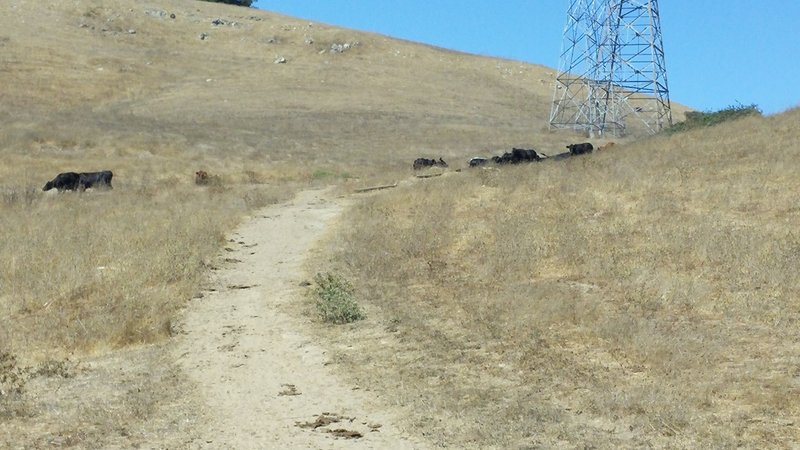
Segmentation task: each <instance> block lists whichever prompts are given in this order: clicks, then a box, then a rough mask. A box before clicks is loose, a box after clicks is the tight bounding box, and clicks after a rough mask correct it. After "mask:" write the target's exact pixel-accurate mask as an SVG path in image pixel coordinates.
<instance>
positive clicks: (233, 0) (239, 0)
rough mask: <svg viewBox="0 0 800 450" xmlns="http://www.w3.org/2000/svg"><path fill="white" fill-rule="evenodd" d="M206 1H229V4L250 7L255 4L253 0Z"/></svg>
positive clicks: (213, 1)
mask: <svg viewBox="0 0 800 450" xmlns="http://www.w3.org/2000/svg"><path fill="white" fill-rule="evenodd" d="M204 1H206V2H211V3H227V4H229V5H238V6H248V7H249V6H250V5H252V4H253V0H204Z"/></svg>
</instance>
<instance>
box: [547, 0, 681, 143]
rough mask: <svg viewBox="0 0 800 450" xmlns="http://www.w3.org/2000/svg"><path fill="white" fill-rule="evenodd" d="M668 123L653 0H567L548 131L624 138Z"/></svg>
mask: <svg viewBox="0 0 800 450" xmlns="http://www.w3.org/2000/svg"><path fill="white" fill-rule="evenodd" d="M629 119H635V120H637V121H640V122H641V123H642V124H643V125H644V127H645V128H646V129H647V130H648V131H649V132H651V133H655V132H657V131H659V130H661V129H662V128H664V127H665V126H670V125H672V113H671V111H670V102H669V89H668V86H667V69H666V64H665V62H664V47H663V44H662V37H661V18H660V14H659V10H658V1H657V0H570V7H569V9H568V10H567V24H566V27H565V28H564V41H563V46H562V51H561V58H560V61H559V66H558V73H557V75H556V86H555V92H554V94H553V105H552V109H551V111H550V128H551V129H553V128H571V129H574V130H577V131H582V132H586V133H588V134H590V135H598V136H602V135H604V134H608V133H610V134H613V135H617V136H620V135H625V134H626V133H627V130H628V123H629Z"/></svg>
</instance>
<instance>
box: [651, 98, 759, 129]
mask: <svg viewBox="0 0 800 450" xmlns="http://www.w3.org/2000/svg"><path fill="white" fill-rule="evenodd" d="M748 116H761V110H760V109H759V108H758V106H756V105H741V104H740V105H734V106H729V107H727V108H723V109H720V110H719V111H713V112H701V111H689V112H687V113H686V120H685V121H683V122H679V123H676V124H675V125H673V126H672V127H670V128H668V129H667V130H666V132H667V133H677V132H681V131H687V130H691V129H694V128H703V127H710V126H714V125H719V124H721V123H724V122H728V121H731V120H736V119H740V118H742V117H748Z"/></svg>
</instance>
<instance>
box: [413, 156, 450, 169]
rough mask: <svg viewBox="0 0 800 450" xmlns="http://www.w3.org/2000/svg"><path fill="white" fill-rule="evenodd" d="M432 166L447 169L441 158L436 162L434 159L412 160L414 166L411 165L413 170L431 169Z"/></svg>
mask: <svg viewBox="0 0 800 450" xmlns="http://www.w3.org/2000/svg"><path fill="white" fill-rule="evenodd" d="M433 166H441V167H447V163H446V162H444V160H443V159H442V158H439V160H438V161H437V160H435V159H428V158H417V159H415V160H414V165H413V167H414V170H419V169H422V168H423V167H433Z"/></svg>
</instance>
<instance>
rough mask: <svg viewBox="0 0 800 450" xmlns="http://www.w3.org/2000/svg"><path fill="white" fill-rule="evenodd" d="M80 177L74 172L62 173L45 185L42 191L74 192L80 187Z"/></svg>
mask: <svg viewBox="0 0 800 450" xmlns="http://www.w3.org/2000/svg"><path fill="white" fill-rule="evenodd" d="M80 180H81V176H80V174H78V173H75V172H64V173H60V174H58V175H56V177H55V178H53V179H52V180H50V181H48V182H47V183H45V185H44V187H43V188H42V190H43V191H49V190H50V189H53V188H56V189H58V192H64V191H74V190H76V189H78V186H80Z"/></svg>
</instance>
